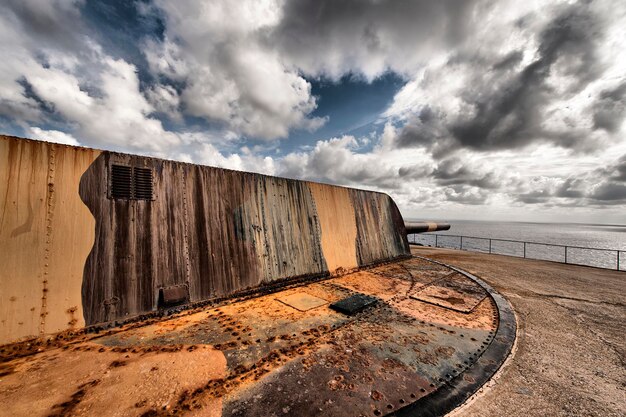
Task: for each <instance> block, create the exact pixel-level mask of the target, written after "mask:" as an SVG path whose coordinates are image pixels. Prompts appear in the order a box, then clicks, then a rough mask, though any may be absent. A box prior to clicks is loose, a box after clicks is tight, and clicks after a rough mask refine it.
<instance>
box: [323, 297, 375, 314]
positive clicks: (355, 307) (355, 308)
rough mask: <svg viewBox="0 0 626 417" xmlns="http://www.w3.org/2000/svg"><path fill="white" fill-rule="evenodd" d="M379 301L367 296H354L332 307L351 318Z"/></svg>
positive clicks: (335, 303) (331, 306)
mask: <svg viewBox="0 0 626 417" xmlns="http://www.w3.org/2000/svg"><path fill="white" fill-rule="evenodd" d="M377 301H378V299H377V298H376V297H371V296H369V295H365V294H360V293H359V294H354V295H351V296H350V297H347V298H344V299H342V300H339V301H337V302H334V303H332V304H331V305H330V308H332V309H333V310H335V311H338V312H340V313H343V314H347V315H348V316H351V315H353V314H356V313H358V312H359V311H361V310H363V309H364V308H366V307H368V306H370V305H372V304H374V303H376V302H377Z"/></svg>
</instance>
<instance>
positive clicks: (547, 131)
mask: <svg viewBox="0 0 626 417" xmlns="http://www.w3.org/2000/svg"><path fill="white" fill-rule="evenodd" d="M597 3H598V2H593V3H583V2H578V3H574V4H570V5H566V6H559V7H553V11H554V14H553V16H552V17H551V18H550V20H548V21H547V22H546V23H543V22H542V21H541V20H542V18H543V17H542V16H541V15H539V14H538V13H528V14H526V15H524V16H520V17H519V18H518V19H517V20H516V21H515V22H512V23H511V24H510V25H511V26H510V27H509V29H510V30H512V33H513V34H514V35H513V36H514V39H512V40H511V42H510V43H509V44H508V45H507V46H505V47H504V49H503V48H496V47H494V48H493V51H495V53H493V52H490V51H489V49H488V50H487V51H484V50H482V49H481V50H479V51H475V50H473V49H474V48H475V47H476V46H475V45H476V44H482V43H481V41H484V42H485V43H486V44H487V45H490V44H493V43H494V39H493V36H501V35H502V32H501V31H499V30H496V31H494V33H493V34H492V36H481V35H483V34H482V33H479V34H478V35H479V36H478V37H477V38H475V39H472V40H473V42H472V43H469V44H466V45H465V46H463V47H461V48H459V50H458V51H456V52H455V53H453V54H450V56H449V58H448V59H447V60H446V61H445V63H444V64H441V65H439V66H438V67H435V68H428V69H426V70H425V71H423V72H422V73H421V74H420V75H419V76H418V78H417V79H416V80H414V81H412V82H410V83H408V84H407V86H405V88H404V89H403V91H401V92H400V93H398V95H397V97H396V103H394V105H392V107H391V108H390V110H389V111H388V115H391V116H401V117H403V118H404V119H405V120H407V122H406V124H405V125H404V126H403V128H402V130H401V131H400V132H399V133H398V137H397V146H399V147H415V146H417V147H419V146H425V147H428V148H429V149H431V150H432V151H433V152H434V153H435V154H437V155H440V156H444V155H445V154H446V153H448V152H451V151H453V150H455V149H459V148H466V149H468V148H469V149H475V150H478V151H486V150H494V149H512V148H519V147H523V146H526V145H528V144H530V143H533V142H548V143H552V144H554V145H556V146H562V147H565V148H578V149H581V148H582V149H591V148H593V147H594V146H596V145H597V144H598V143H600V142H602V141H603V140H604V142H606V140H607V139H608V140H611V138H610V137H607V136H606V135H603V134H601V133H598V132H596V130H598V129H604V130H606V131H608V132H609V133H615V132H616V131H617V130H618V129H619V128H620V126H621V119H622V118H623V114H624V113H623V112H624V110H623V109H624V105H623V102H622V100H623V96H624V88H623V87H622V85H619V84H618V86H617V87H611V88H610V89H608V90H603V91H599V88H600V87H601V86H606V85H609V86H610V85H612V84H615V81H614V80H612V79H611V77H607V79H606V80H603V79H602V78H601V77H602V75H603V74H604V73H605V72H607V73H612V72H614V71H615V68H614V67H618V68H620V69H622V70H623V69H624V68H625V66H624V63H623V62H617V63H616V62H614V61H609V62H607V61H606V59H605V57H604V56H602V52H603V49H602V48H603V46H604V44H605V43H606V42H605V39H606V38H607V37H608V34H607V32H608V31H609V29H610V28H611V25H616V24H619V22H621V20H620V19H622V18H623V16H619V13H618V17H619V18H618V19H614V18H610V17H609V16H607V13H606V10H607V9H606V7H607V6H608V5H607V4H606V3H605V4H602V5H601V6H598V5H597ZM496 28H497V25H496ZM507 36H509V37H511V36H512V35H511V34H510V33H509V34H508V35H507ZM522 39H523V40H525V42H520V40H522ZM610 42H613V40H609V43H610ZM533 45H535V46H533ZM494 46H495V45H494ZM454 79H456V80H462V81H461V82H459V81H454ZM622 79H623V75H622ZM448 81H452V86H444V87H443V90H444V91H445V95H444V96H441V95H437V94H436V93H435V94H433V92H432V91H431V90H434V89H439V88H440V84H442V83H443V82H446V83H447V82H448ZM593 96H596V97H597V102H594V101H593V99H590V97H593ZM563 108H565V109H566V110H564V109H563ZM576 112H578V113H579V114H575V113H576ZM584 113H586V114H593V120H591V119H590V118H589V116H586V117H585V115H584Z"/></svg>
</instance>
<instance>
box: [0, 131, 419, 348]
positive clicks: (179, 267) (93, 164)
mask: <svg viewBox="0 0 626 417" xmlns="http://www.w3.org/2000/svg"><path fill="white" fill-rule="evenodd" d="M0 161H1V162H0V163H1V164H2V165H0V181H1V183H0V186H2V187H4V188H5V189H4V190H0V209H1V210H2V211H1V212H0V213H2V216H1V217H0V225H1V227H2V228H1V230H0V236H1V237H2V240H1V241H0V250H1V252H0V262H2V264H4V265H7V267H6V268H4V270H2V272H0V273H1V274H2V275H1V276H0V277H1V280H0V285H1V286H2V287H1V288H2V290H3V291H2V293H1V295H0V314H1V320H2V333H1V334H2V336H1V337H0V343H3V342H7V341H9V340H15V339H17V338H20V337H25V336H36V335H41V334H45V333H50V332H56V331H59V330H62V329H65V328H68V327H72V326H82V325H84V324H87V325H90V324H95V323H101V322H107V321H113V320H120V319H124V318H127V317H132V316H136V315H139V314H142V313H145V312H150V311H154V310H156V309H157V308H158V305H159V299H158V297H159V289H161V288H164V287H171V286H184V288H185V291H186V292H187V293H188V302H195V301H201V300H207V299H210V298H215V297H223V296H228V295H231V294H233V293H236V292H237V291H241V290H244V289H249V288H254V287H257V286H259V285H263V284H267V283H270V282H273V281H277V280H284V279H291V278H296V277H303V276H323V275H329V274H340V273H342V272H344V271H349V270H353V269H355V268H358V267H360V266H365V265H369V264H372V263H376V262H380V261H385V260H389V259H393V258H396V257H399V256H403V255H407V254H408V253H409V248H408V242H407V241H406V236H405V231H404V224H403V222H402V217H401V216H400V213H399V211H398V209H397V207H396V206H395V204H394V202H393V200H392V199H391V198H390V197H389V196H387V195H385V194H380V193H374V192H368V191H361V190H354V189H349V188H343V187H336V186H331V185H325V184H317V183H310V182H305V181H297V180H290V179H284V178H275V177H268V176H264V175H260V174H252V173H245V172H237V171H230V170H224V169H218V168H211V167H205V166H199V165H192V164H185V163H178V162H173V161H165V160H160V159H155V158H146V157H141V156H133V155H126V154H119V153H113V152H100V151H95V150H89V149H83V148H73V147H68V146H62V145H53V144H48V143H43V142H36V141H28V140H21V139H16V138H13V139H8V138H2V139H0ZM113 164H115V165H123V166H131V167H137V168H147V169H149V170H150V172H152V175H153V182H152V183H153V191H154V192H153V199H152V200H135V199H123V198H111V188H110V187H111V166H112V165H113ZM48 184H52V185H48ZM94 232H95V234H94ZM5 288H8V289H10V290H11V291H5V290H4V289H5ZM42 314H43V316H42ZM42 317H43V318H44V319H45V320H41V318H42Z"/></svg>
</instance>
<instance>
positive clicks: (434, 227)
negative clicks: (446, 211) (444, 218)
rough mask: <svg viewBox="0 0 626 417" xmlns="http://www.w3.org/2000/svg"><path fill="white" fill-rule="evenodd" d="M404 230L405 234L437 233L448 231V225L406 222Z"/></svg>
mask: <svg viewBox="0 0 626 417" xmlns="http://www.w3.org/2000/svg"><path fill="white" fill-rule="evenodd" d="M404 228H405V229H406V233H407V234H411V233H424V232H438V231H440V230H450V223H434V222H406V223H404Z"/></svg>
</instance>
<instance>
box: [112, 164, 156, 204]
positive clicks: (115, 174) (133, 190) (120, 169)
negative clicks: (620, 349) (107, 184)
mask: <svg viewBox="0 0 626 417" xmlns="http://www.w3.org/2000/svg"><path fill="white" fill-rule="evenodd" d="M110 195H111V198H116V199H123V200H152V197H153V181H152V170H151V169H150V168H138V167H130V166H125V165H111V193H110Z"/></svg>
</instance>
